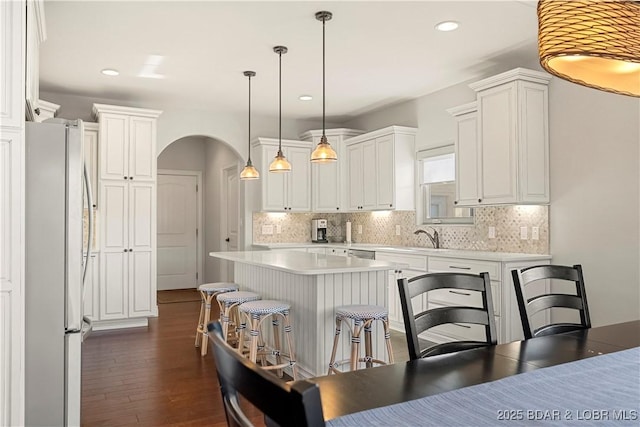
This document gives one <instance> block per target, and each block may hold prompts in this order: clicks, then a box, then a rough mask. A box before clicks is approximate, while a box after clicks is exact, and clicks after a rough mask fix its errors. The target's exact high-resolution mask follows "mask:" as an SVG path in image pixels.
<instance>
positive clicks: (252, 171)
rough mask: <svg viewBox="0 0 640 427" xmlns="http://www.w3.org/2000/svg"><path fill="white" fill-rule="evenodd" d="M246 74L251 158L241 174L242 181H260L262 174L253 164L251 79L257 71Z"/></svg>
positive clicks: (246, 72)
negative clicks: (247, 80)
mask: <svg viewBox="0 0 640 427" xmlns="http://www.w3.org/2000/svg"><path fill="white" fill-rule="evenodd" d="M242 74H244V75H245V76H246V77H248V78H249V132H248V133H247V135H248V138H247V139H248V142H247V144H248V146H249V157H248V158H247V164H246V165H245V167H244V169H242V172H240V179H241V180H243V181H245V180H249V179H258V178H260V173H259V172H258V170H257V169H256V168H255V167H254V166H253V164H252V163H251V77H255V75H256V72H255V71H245V72H244V73H242Z"/></svg>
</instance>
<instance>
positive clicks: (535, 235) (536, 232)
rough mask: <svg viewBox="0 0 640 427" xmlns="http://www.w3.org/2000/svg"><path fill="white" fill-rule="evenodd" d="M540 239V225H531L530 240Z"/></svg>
mask: <svg viewBox="0 0 640 427" xmlns="http://www.w3.org/2000/svg"><path fill="white" fill-rule="evenodd" d="M538 239H540V227H531V240H538Z"/></svg>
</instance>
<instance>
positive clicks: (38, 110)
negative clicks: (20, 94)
mask: <svg viewBox="0 0 640 427" xmlns="http://www.w3.org/2000/svg"><path fill="white" fill-rule="evenodd" d="M33 112H34V113H36V116H39V115H40V109H39V108H36V109H35V110H33Z"/></svg>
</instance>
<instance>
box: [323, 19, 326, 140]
mask: <svg viewBox="0 0 640 427" xmlns="http://www.w3.org/2000/svg"><path fill="white" fill-rule="evenodd" d="M326 22H327V20H326V19H322V136H323V137H325V138H326V135H325V133H324V128H325V119H324V118H325V105H324V104H325V89H324V86H325V82H324V79H325V65H324V26H325V23H326Z"/></svg>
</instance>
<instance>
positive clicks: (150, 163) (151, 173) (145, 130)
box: [128, 116, 157, 181]
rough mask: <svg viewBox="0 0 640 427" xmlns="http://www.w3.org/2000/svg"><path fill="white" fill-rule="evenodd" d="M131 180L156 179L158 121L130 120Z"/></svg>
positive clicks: (137, 118)
mask: <svg viewBox="0 0 640 427" xmlns="http://www.w3.org/2000/svg"><path fill="white" fill-rule="evenodd" d="M129 137H130V140H129V170H128V174H129V179H133V180H135V181H140V180H143V181H155V179H156V165H157V160H156V147H155V140H156V120H155V119H151V118H147V117H135V116H134V117H131V118H130V119H129Z"/></svg>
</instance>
